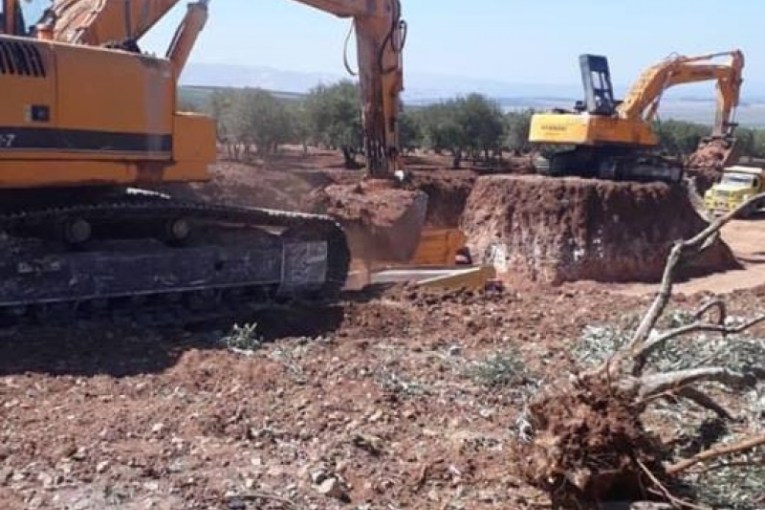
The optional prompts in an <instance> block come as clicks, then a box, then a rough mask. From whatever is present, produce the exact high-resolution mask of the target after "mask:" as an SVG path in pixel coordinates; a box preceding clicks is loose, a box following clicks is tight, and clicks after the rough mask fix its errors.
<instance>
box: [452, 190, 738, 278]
mask: <svg viewBox="0 0 765 510" xmlns="http://www.w3.org/2000/svg"><path fill="white" fill-rule="evenodd" d="M706 225H707V223H706V222H705V221H704V220H703V219H702V218H701V217H700V216H699V215H698V213H697V212H696V211H695V210H694V208H693V206H692V205H691V201H690V199H689V198H688V195H687V192H686V190H685V189H683V188H681V187H679V186H669V185H667V184H663V183H652V184H638V183H632V182H613V181H604V180H595V179H579V178H574V177H567V178H548V177H542V176H526V175H498V176H485V177H481V178H479V179H478V181H477V182H476V184H475V186H474V188H473V191H472V193H471V194H470V197H469V198H468V201H467V206H466V210H465V212H464V214H463V216H462V229H463V231H464V232H465V234H466V236H467V238H468V245H469V246H470V248H471V251H472V252H473V253H474V254H475V255H476V256H477V258H478V259H479V260H480V259H481V257H483V260H484V261H485V262H489V257H488V254H489V253H491V252H494V255H493V257H492V260H493V261H496V253H497V250H499V251H500V252H501V255H500V257H501V258H502V259H503V260H504V262H505V264H506V268H507V271H508V272H510V273H512V274H516V275H520V276H524V277H526V278H527V279H529V280H532V281H539V282H542V283H552V284H559V283H562V282H566V281H577V280H596V281H605V282H624V281H645V282H656V281H659V280H660V279H661V275H662V272H663V270H664V264H665V260H666V258H667V255H668V253H669V251H670V249H671V248H672V245H673V243H674V242H675V241H677V240H678V239H684V238H688V237H691V236H692V235H694V234H696V233H697V232H699V231H701V230H702V229H703V228H704V227H705V226H706ZM738 267H740V266H739V264H738V263H737V261H736V259H735V257H734V256H733V254H732V253H731V251H730V249H729V248H728V246H727V245H725V244H724V243H723V242H722V241H717V242H715V244H714V245H713V246H712V247H711V248H710V249H708V250H707V251H706V252H705V253H704V254H703V255H702V256H701V257H699V258H697V259H695V260H694V261H693V262H692V263H688V264H685V265H684V267H683V268H681V272H680V276H681V277H689V276H694V275H698V274H705V273H710V272H716V271H723V270H728V269H733V268H738Z"/></svg>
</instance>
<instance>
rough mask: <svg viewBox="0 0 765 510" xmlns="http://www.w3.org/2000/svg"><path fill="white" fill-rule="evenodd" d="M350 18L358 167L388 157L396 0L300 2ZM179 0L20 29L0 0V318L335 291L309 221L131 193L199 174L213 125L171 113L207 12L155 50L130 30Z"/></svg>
mask: <svg viewBox="0 0 765 510" xmlns="http://www.w3.org/2000/svg"><path fill="white" fill-rule="evenodd" d="M297 1H299V2H300V3H303V4H306V5H309V6H312V7H315V8H318V9H321V10H324V11H327V12H330V13H332V14H335V15H337V16H339V17H344V18H352V19H353V22H354V25H355V29H356V34H357V40H358V58H359V69H360V85H361V88H362V91H363V99H364V101H363V105H364V109H363V118H364V134H365V139H366V155H367V160H368V166H369V171H370V174H371V175H372V176H374V177H378V178H386V179H387V178H390V177H391V175H392V174H393V172H394V171H395V170H396V165H397V158H398V154H397V150H396V148H397V114H398V97H399V92H400V91H401V89H402V62H401V50H402V46H403V38H404V33H405V24H404V22H403V21H402V19H401V5H400V2H399V0H368V1H364V2H358V1H353V0H297ZM178 2H179V0H54V1H53V2H52V3H50V2H49V3H50V5H49V7H48V8H47V9H46V10H45V13H44V15H43V16H42V18H41V19H40V20H39V21H38V22H37V23H36V24H35V25H33V26H31V28H30V27H28V26H27V20H24V17H23V11H22V5H21V4H20V3H19V0H2V9H3V11H2V19H1V20H0V22H1V23H0V25H2V27H1V28H2V31H3V34H1V35H0V84H1V86H2V89H3V91H4V93H3V98H2V99H0V197H2V199H1V202H0V232H2V237H0V246H1V248H0V249H1V250H2V260H1V261H0V317H10V318H13V319H14V320H15V319H17V318H19V317H28V316H37V315H43V316H45V315H46V314H50V313H56V314H59V313H63V314H69V313H71V312H73V311H79V310H85V309H87V310H91V309H92V310H119V309H121V307H128V308H131V309H132V308H139V309H140V308H143V307H149V308H151V307H152V306H154V305H157V306H162V304H163V303H172V304H177V303H183V304H184V305H188V306H191V307H197V308H198V307H204V308H208V307H214V306H215V305H216V304H218V303H221V302H224V303H227V304H231V303H234V302H238V301H242V300H246V301H247V302H248V303H249V302H253V301H256V302H259V301H266V300H272V299H278V298H280V297H283V296H295V295H298V296H306V295H311V296H315V295H317V294H320V295H327V294H332V293H335V292H336V291H337V290H339V289H340V288H341V287H342V285H343V284H344V282H345V280H346V277H347V274H348V267H349V250H348V243H347V239H346V237H345V235H344V233H343V231H342V229H341V228H340V227H339V226H338V225H337V223H336V222H335V221H333V220H332V219H331V218H329V217H326V216H321V215H307V214H297V213H291V212H283V211H274V210H264V209H256V208H243V207H232V206H226V205H222V204H202V203H195V202H184V201H180V200H177V199H174V198H172V197H170V196H167V195H164V194H159V193H153V192H148V191H145V190H142V189H141V186H151V185H156V184H163V183H170V182H195V181H206V180H209V179H210V174H209V172H208V167H209V165H211V164H212V163H213V162H214V161H215V159H216V136H215V132H214V129H215V128H214V124H213V122H212V120H211V119H209V118H207V117H205V116H202V115H199V114H192V113H184V112H179V111H177V110H176V103H177V99H176V87H177V83H178V77H179V75H180V74H181V72H182V70H183V68H184V66H185V64H186V62H187V60H188V57H189V55H190V53H191V51H192V48H193V46H194V43H195V41H196V40H197V37H198V35H199V33H200V32H201V30H202V29H203V27H204V25H205V23H206V21H207V17H208V7H209V6H208V3H209V2H208V1H207V0H197V1H194V2H191V3H190V4H189V5H188V10H187V12H186V15H185V17H184V18H183V20H182V22H181V24H180V26H179V27H178V29H177V31H176V33H175V37H174V38H173V40H172V43H171V45H170V47H169V49H168V51H167V54H166V56H165V57H161V58H158V57H154V56H149V55H146V54H143V53H141V51H140V48H139V42H140V38H141V37H142V36H143V35H144V34H145V33H147V32H148V31H149V30H150V29H151V28H152V27H153V26H154V25H155V24H156V23H157V22H158V21H159V20H160V19H161V18H162V17H163V16H165V15H166V14H167V13H168V11H169V10H170V9H172V8H173V7H174V6H175V5H176V4H177V3H178Z"/></svg>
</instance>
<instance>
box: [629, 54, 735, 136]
mask: <svg viewBox="0 0 765 510" xmlns="http://www.w3.org/2000/svg"><path fill="white" fill-rule="evenodd" d="M725 56H728V57H730V62H729V63H727V64H713V63H710V61H712V60H714V59H716V58H719V57H725ZM743 68H744V55H743V53H741V52H740V51H738V50H736V51H730V52H724V53H713V54H709V55H702V56H699V57H675V58H672V59H668V60H665V61H664V62H661V63H660V64H657V65H655V66H653V67H651V68H649V69H647V70H646V71H645V72H643V74H642V75H641V76H640V78H639V79H638V81H637V82H636V83H635V85H634V86H633V87H632V89H631V90H630V91H629V93H628V94H627V96H626V98H625V99H624V101H623V102H622V103H621V104H620V105H619V106H618V107H617V109H616V113H617V116H619V117H620V118H623V119H637V118H642V119H643V120H644V121H645V122H651V121H652V120H653V119H654V118H655V116H656V112H657V110H658V107H659V103H660V101H661V97H662V95H663V93H664V91H665V90H666V89H668V88H669V87H672V86H675V85H682V84H686V83H693V82H702V81H711V80H715V81H716V82H717V111H716V116H715V125H714V130H713V132H712V136H718V137H721V136H726V135H729V134H730V131H731V129H732V127H733V124H732V117H733V114H734V112H735V109H736V107H737V106H738V102H739V96H740V92H741V84H742V82H743V79H742V71H743Z"/></svg>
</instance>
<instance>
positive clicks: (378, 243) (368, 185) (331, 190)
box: [312, 181, 428, 262]
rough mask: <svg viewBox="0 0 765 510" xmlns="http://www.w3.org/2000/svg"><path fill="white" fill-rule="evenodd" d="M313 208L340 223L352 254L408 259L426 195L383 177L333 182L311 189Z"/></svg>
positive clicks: (422, 217)
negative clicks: (350, 181) (386, 180)
mask: <svg viewBox="0 0 765 510" xmlns="http://www.w3.org/2000/svg"><path fill="white" fill-rule="evenodd" d="M313 199H314V206H313V207H312V209H313V211H314V212H320V213H322V214H327V215H329V216H332V217H333V218H335V219H336V220H337V221H339V222H340V224H341V225H342V226H343V230H345V233H346V236H347V238H348V242H349V245H350V248H351V253H352V255H353V257H355V258H359V259H363V260H370V261H398V262H407V261H408V260H410V259H411V257H412V256H413V255H414V252H415V250H416V249H417V245H418V244H419V241H420V232H421V231H422V227H423V225H424V224H425V214H426V212H427V208H428V197H427V195H426V194H425V193H423V192H421V191H418V190H407V189H399V188H396V187H393V186H392V185H391V183H389V182H385V181H365V182H361V183H357V184H333V185H330V186H327V187H325V188H323V189H320V190H317V191H315V192H314V193H313Z"/></svg>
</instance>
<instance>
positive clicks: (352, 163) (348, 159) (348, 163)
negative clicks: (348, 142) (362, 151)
mask: <svg viewBox="0 0 765 510" xmlns="http://www.w3.org/2000/svg"><path fill="white" fill-rule="evenodd" d="M343 158H344V160H345V161H344V165H345V168H346V169H348V170H355V169H357V168H358V163H356V157H355V156H354V153H353V150H351V148H350V147H343Z"/></svg>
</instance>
